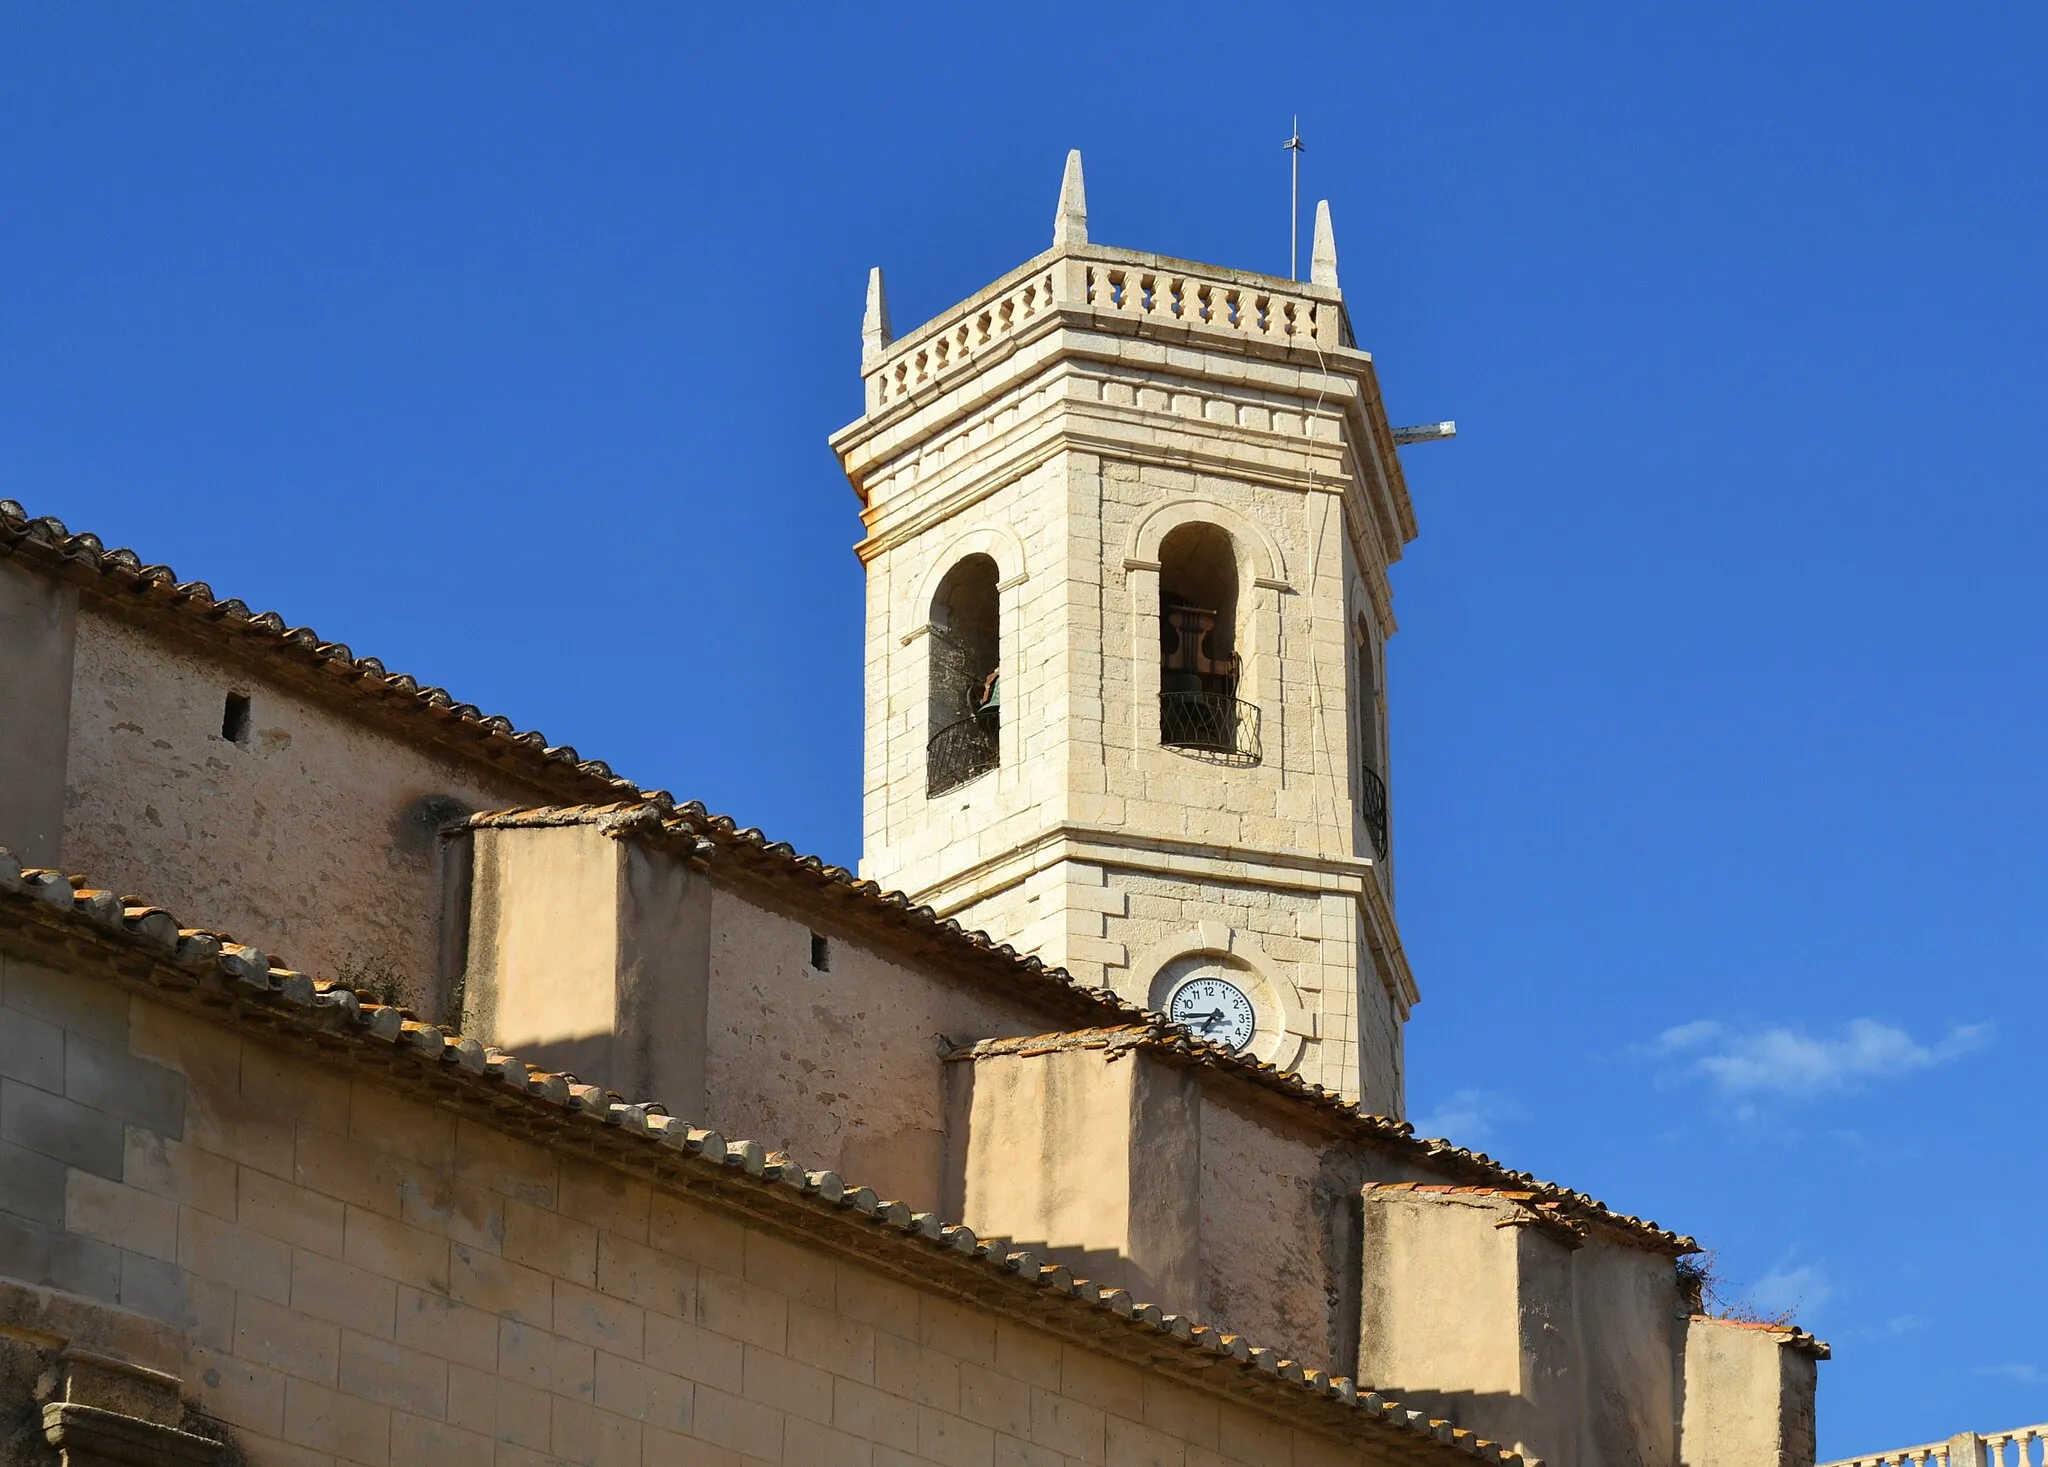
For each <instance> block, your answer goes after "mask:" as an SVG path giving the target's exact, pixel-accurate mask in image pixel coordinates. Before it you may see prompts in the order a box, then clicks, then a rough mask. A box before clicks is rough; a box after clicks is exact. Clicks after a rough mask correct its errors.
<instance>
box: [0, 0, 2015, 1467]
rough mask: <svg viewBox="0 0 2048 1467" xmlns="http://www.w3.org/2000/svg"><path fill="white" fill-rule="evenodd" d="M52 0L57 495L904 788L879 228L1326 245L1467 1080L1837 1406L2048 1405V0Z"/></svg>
mask: <svg viewBox="0 0 2048 1467" xmlns="http://www.w3.org/2000/svg"><path fill="white" fill-rule="evenodd" d="M1277 15H1278V12H1272V11H1269V10H1267V9H1264V8H1259V7H1242V8H1233V7H1225V6H1213V5H1204V4H1185V5H1177V6H1172V7H1085V8H1084V7H1075V8H1072V9H1068V10H1064V11H1062V10H1046V11H1043V12H1015V11H1010V12H1004V13H1002V14H1001V16H1000V17H999V18H995V19H981V18H978V17H977V18H968V16H967V14H966V12H965V10H964V9H962V8H959V7H939V8H932V9H929V10H925V11H921V12H919V11H909V10H897V11H894V12H890V13H887V14H884V13H881V12H876V13H873V14H857V13H855V12H854V11H853V10H852V9H851V8H850V7H842V8H835V9H830V10H826V9H822V8H821V9H819V10H818V11H815V12H811V13H806V12H805V11H803V10H801V9H788V8H777V9H775V10H770V9H768V8H766V7H751V8H748V7H742V8H736V9H728V10H726V11H725V12H723V13H721V14H720V15H718V16H717V17H715V18H714V17H711V16H710V15H709V12H708V9H707V8H704V7H685V6H681V5H657V4H653V3H635V4H610V5H604V6H584V7H567V8H565V7H541V6H537V5H521V4H493V5H456V4H438V3H427V4H411V5H406V6H396V5H387V6H382V7H378V6H352V7H312V6H269V5H256V4H235V3H225V0H222V3H208V4H205V5H199V4H179V5H158V6H148V7H144V6H113V5H88V4H74V3H61V4H59V3H23V0H0V209H4V210H5V215H6V217H5V219H4V229H0V342H4V350H0V494H5V495H8V496H11V497H14V498H18V499H20V500H22V501H23V502H24V503H26V504H27V505H28V506H29V507H30V509H31V510H32V511H33V512H38V513H49V514H56V515H58V516H60V517H62V518H64V519H66V520H68V521H70V522H71V523H72V524H73V525H75V526H78V527H83V528H90V529H93V530H95V531H97V532H98V533H100V534H102V535H104V536H105V537H106V538H107V539H108V540H109V541H110V542H115V543H125V544H130V545H133V546H135V547H137V548H138V549H139V550H140V551H141V552H142V553H143V555H144V556H145V557H146V558H148V559H151V560H159V561H165V562H168V563H170V564H172V565H173V566H175V567H176V568H177V570H178V571H179V572H180V574H182V575H184V576H187V577H199V578H204V579H206V580H209V581H211V582H212V583H213V584H214V585H215V586H216V587H217V588H219V589H221V590H222V591H223V592H224V593H226V594H233V595H239V596H241V597H243V598H244V599H246V600H248V601H249V602H251V603H252V604H255V605H258V606H262V607H274V608H276V609H278V610H279V611H281V612H282V613H283V614H284V615H285V616H286V617H287V618H289V619H291V620H292V621H294V622H299V623H305V624H309V625H312V626H314V627H317V628H319V629H320V630H321V631H322V632H323V633H324V634H325V635H327V636H330V637H334V638H339V639H342V640H346V641H347V642H349V643H350V644H351V645H352V646H354V647H355V648H356V649H357V650H358V651H361V652H372V653H375V654H376V655H378V656H381V657H382V658H384V659H385V660H386V662H388V663H389V664H390V665H392V666H393V667H396V668H403V669H405V670H408V671H410V672H413V673H415V674H416V675H418V676H420V677H421V678H422V679H424V680H431V681H434V682H439V683H443V684H445V685H447V686H449V687H451V688H452V689H454V690H455V691H456V692H457V693H458V695H459V696H461V697H462V698H464V699H467V700H470V701H474V702H477V703H479V704H481V705H483V706H485V707H486V708H488V709H492V710H495V711H502V712H504V713H506V714H508V715H509V716H511V717H513V718H514V719H515V720H516V721H518V722H519V723H520V724H522V725H523V726H529V727H538V728H541V729H543V730H545V731H546V732H547V733H548V734H549V735H550V736H551V737H552V738H554V739H556V740H560V741H566V742H573V743H575V744H576V745H578V746H579V747H580V748H582V749H583V750H584V751H586V752H587V753H589V754H593V755H597V756H600V757H603V758H605V759H607V760H609V761H611V762H612V763H613V764H614V765H615V766H616V767H618V768H619V769H620V770H622V771H623V772H625V773H627V774H629V775H631V776H632V777H634V778H636V779H639V780H641V781H642V782H644V783H647V784H650V785H659V786H663V787H667V788H670V789H673V790H675V791H676V792H677V793H678V794H679V795H683V796H685V797H695V798H701V799H703V800H705V801H706V802H708V803H709V804H710V805H712V807H713V808H716V809H722V810H726V811H728V812H731V813H733V814H735V815H737V816H739V817H741V818H742V819H743V820H744V821H747V822H751V823H757V824H759V825H761V826H763V827H764V828H766V829H768V830H769V831H771V832H772V833H773V834H774V835H776V836H777V837H779V838H783V839H788V840H790V841H793V842H795V843H796V844H797V845H799V846H800V847H805V848H809V849H815V850H818V851H820V852H822V853H824V854H826V855H828V856H830V857H832V858H834V859H838V860H842V861H849V862H850V861H851V860H853V859H854V857H855V856H856V855H857V845H858V839H859V823H858V815H859V809H858V802H859V777H858V738H859V730H860V714H859V706H860V688H859V675H860V657H859V623H860V579H859V570H858V566H857V565H856V563H855V561H854V559H853V556H852V555H851V553H850V549H849V547H850V546H851V544H852V542H853V540H854V539H855V538H856V536H857V535H858V533H859V525H858V522H857V520H856V517H855V513H854V501H853V498H852V496H851V494H850V492H849V491H848V490H847V488H846V485H845V482H844V480H843V479H842V478H841V477H840V476H839V474H838V471H837V468H836V466H835V464H834V462H833V460H832V457H831V455H830V454H829V452H828V451H827V449H826V447H825V437H826V435H827V434H828V433H829V432H830V431H831V430H833V429H834V428H836V427H838V426H840V425H841V424H842V423H844V422H846V421H847V420H849V419H850V418H852V417H853V416H854V415H855V414H856V412H857V411H858V408H859V390H858V383H857V378H856V366H857V360H858V332H859V324H860V308H861V291H862V284H863V278H864V276H865V272H866V270H867V268H868V267H869V266H870V265H873V264H881V265H883V266H885V267H886V268H887V270H888V272H889V278H890V284H891V291H892V297H893V304H894V307H895V315H896V320H897V322H898V324H899V325H902V326H908V325H910V324H913V323H915V322H916V321H919V320H922V319H923V318H924V317H926V316H927V315H929V314H931V313H933V312H935V311H937V310H939V309H941V308H943V307H944V306H945V305H947V304H948V303H950V302H951V301H953V300H955V299H957V298H959V297H961V296H964V295H966V294H968V293H970V292H971V291H973V290H975V289H977V288H978V287H979V286H981V285H982V284H984V283H985V282H986V281H988V280H990V279H992V278H994V277H995V276H996V275H997V274H998V273H1000V272H1001V271H1003V270H1005V269H1007V268H1008V267H1010V266H1011V265H1013V264H1015V263H1017V262H1018V261H1020V260H1022V259H1023V258H1025V257H1026V256H1028V255H1030V254H1032V253H1034V252H1035V251H1037V250H1038V249H1040V248H1041V247H1042V246H1043V245H1044V243H1045V242H1046V239H1047V237H1048V231H1049V228H1050V224H1051V214H1052V205H1053V199H1054V195H1055V191H1056V189H1057V184H1058V175H1059V167H1060V162H1061V158H1062V156H1063V155H1064V153H1065V150H1066V149H1067V148H1069V147H1074V146H1078V147H1080V148H1082V149H1084V150H1085V152H1086V155H1087V161H1088V183H1089V201H1090V204H1091V216H1092V218H1091V224H1092V229H1093V232H1094V235H1095V237H1096V238H1098V239H1101V240H1104V241H1106V242H1109V243H1113V244H1120V245H1128V246H1132V247H1135V248H1143V249H1154V250H1159V251H1162V252H1166V253H1171V254H1175V255H1180V256H1184V257H1191V258H1195V259H1202V260H1210V261H1215V262H1218V263H1222V264H1228V265H1234V266H1242V267H1248V268H1254V269H1267V270H1278V271H1284V270H1285V268H1286V260H1287V255H1286V249H1287V235H1286V199H1287V192H1286V160H1285V155H1284V154H1283V153H1282V152H1281V150H1280V147H1279V145H1280V143H1281V141H1282V140H1283V139H1284V138H1285V137H1286V135H1287V130H1288V124H1289V119H1290V116H1291V115H1292V114H1293V113H1295V112H1299V113H1300V114H1301V119H1302V121H1301V126H1302V131H1303V133H1304V135H1305V136H1306V138H1307V140H1308V144H1309V152H1308V154H1307V159H1306V166H1305V170H1304V194H1305V195H1306V196H1307V197H1308V198H1310V199H1314V198H1318V197H1325V196H1327V197H1328V198H1330V199H1331V200H1332V206H1333V209H1334V211H1335V215H1336V220H1337V228H1338V240H1339V245H1340V249H1341V251H1342V256H1343V270H1344V280H1345V284H1346V290H1347V295H1348V298H1349V300H1350V302H1351V304H1352V311H1353V318H1354V321H1355V323H1356V326H1357V330H1358V334H1359V336H1360V338H1361V340H1362V342H1363V344H1364V345H1366V346H1367V347H1368V348H1369V349H1371V350H1372V351H1373V352H1374V353H1375V354H1376V356H1377V357H1378V360H1379V363H1380V370H1381V374H1382V380H1383V382H1384V384H1385V388H1386V392H1387V396H1388V400H1389V403H1390V405H1391V407H1392V410H1393V412H1394V415H1395V416H1396V417H1397V418H1399V419H1402V420H1406V421H1413V420H1422V419H1430V418H1437V417H1455V418H1456V419H1457V420H1458V422H1459V424H1460V437H1459V439H1458V440H1457V442H1455V443H1453V444H1446V445H1431V446H1427V447H1422V448H1417V449H1411V450H1408V451H1407V462H1408V472H1409V479H1410V483H1411V485H1412V488H1413V491H1414V496H1415V501H1416V509H1417V517H1418V519H1419V521H1420V523H1421V527H1422V533H1421V538H1420V539H1419V540H1418V541H1417V542H1416V543H1415V544H1414V545H1413V546H1412V547H1410V551H1409V556H1408V559H1407V560H1406V561H1404V562H1403V563H1402V564H1401V565H1400V566H1399V567H1398V568H1397V569H1396V572H1395V577H1396V586H1397V591H1396V596H1397V602H1396V604H1397V609H1398V613H1399V617H1400V620H1401V623H1402V631H1401V634H1400V635H1399V636H1398V637H1397V638H1396V639H1395V640H1394V643H1393V644H1392V649H1391V662H1390V692H1391V698H1392V702H1393V713H1392V719H1393V739H1394V801H1395V812H1396V813H1395V819H1396V841H1397V849H1398V852H1399V879H1400V899H1401V914H1402V922H1403V928H1404V933H1405V937H1406V941H1407V945H1408V949H1409V952H1410V955H1411V958H1412V960H1413V963H1414V966H1415V970H1416V973H1417V976H1418V979H1419V981H1420V984H1421V987H1422V991H1423V994H1424V1002H1423V1004H1422V1005H1421V1007H1420V1008H1418V1009H1417V1011H1416V1014H1415V1019H1414V1022H1413V1024H1412V1025H1411V1028H1410V1033H1409V1058H1410V1073H1411V1076H1412V1102H1413V1110H1414V1112H1415V1114H1416V1115H1417V1116H1418V1117H1420V1118H1421V1119H1422V1120H1423V1121H1424V1122H1425V1123H1427V1122H1431V1121H1438V1122H1441V1123H1442V1124H1443V1125H1444V1126H1445V1127H1448V1128H1450V1129H1452V1130H1454V1131H1455V1133H1456V1134H1457V1135H1458V1136H1459V1137H1460V1138H1461V1139H1465V1140H1468V1141H1471V1142H1473V1143H1474V1144H1477V1145H1480V1146H1483V1147H1485V1148H1486V1149H1488V1150H1490V1151H1492V1152H1493V1153H1495V1154H1497V1155H1500V1156H1502V1157H1504V1158H1506V1159H1508V1160H1509V1161H1511V1162H1513V1163H1514V1164H1516V1165H1519V1166H1526V1167H1529V1168H1531V1169H1533V1170H1535V1171H1537V1172H1538V1173H1540V1174H1543V1175H1546V1176H1550V1177H1554V1178H1557V1179H1560V1180H1563V1181H1566V1182H1569V1183H1571V1184H1573V1185H1576V1186H1580V1187H1584V1188H1586V1189H1588V1190H1590V1191H1592V1192H1594V1193H1596V1194H1597V1195H1600V1196H1602V1197H1605V1198H1606V1199H1608V1200H1609V1201H1611V1202H1613V1203H1614V1204H1616V1205H1618V1206H1621V1207H1623V1208H1625V1209H1626V1210H1629V1211H1632V1212H1640V1213H1644V1214H1648V1215H1651V1216H1654V1217H1656V1218H1658V1219H1659V1220H1660V1221H1663V1222H1665V1223H1667V1224H1669V1225H1672V1226H1677V1227H1680V1228H1683V1229H1685V1230H1687V1231H1690V1232H1693V1233H1696V1234H1697V1235H1698V1236H1700V1237H1701V1238H1702V1239H1703V1240H1704V1241H1706V1242H1708V1243H1710V1244H1712V1245H1713V1246H1715V1247H1716V1248H1717V1249H1718V1250H1719V1262H1720V1267H1721V1269H1722V1271H1723V1272H1724V1273H1725V1275H1726V1276H1727V1278H1728V1279H1729V1281H1730V1287H1731V1290H1732V1291H1733V1292H1734V1293H1736V1294H1740V1295H1747V1296H1749V1297H1750V1298H1752V1299H1753V1300H1754V1301H1755V1302H1756V1303H1758V1304H1759V1305H1762V1306H1764V1307H1766V1308H1773V1309H1775V1308H1779V1307H1794V1306H1796V1307H1797V1308H1798V1309H1799V1313H1800V1318H1801V1319H1802V1321H1803V1322H1805V1323H1806V1324H1808V1325H1809V1326H1810V1327H1812V1328H1814V1329H1815V1330H1817V1331H1818V1332H1820V1333H1821V1334H1822V1335H1824V1336H1826V1337H1828V1338H1830V1339H1832V1341H1833V1342H1834V1344H1835V1346H1836V1357H1837V1358H1836V1359H1835V1361H1834V1362H1833V1363H1831V1364H1829V1365H1827V1366H1826V1367H1824V1368H1823V1379H1822V1387H1821V1392H1822V1394H1821V1410H1822V1417H1821V1420H1822V1427H1821V1448H1822V1453H1823V1455H1824V1456H1826V1455H1839V1454H1842V1453H1845V1452H1849V1451H1852V1450H1862V1449H1873V1448H1877V1447H1880V1446H1887V1445H1893V1444H1898V1443H1905V1442H1917V1441H1924V1440H1928V1439H1932V1438H1935V1437H1940V1436H1946V1435H1947V1434H1948V1433H1949V1432H1951V1431H1954V1430H1957V1429H1961V1428H1964V1427H1975V1428H1978V1429H1983V1430H1992V1429H1997V1428H2001V1427H2005V1426H2010V1425H2015V1424H2018V1423H2020V1422H2023V1421H2035V1420H2039V1419H2042V1418H2043V1417H2048V1335H2044V1333H2043V1331H2042V1329H2041V1328H2040V1321H2041V1320H2042V1318H2043V1317H2044V1314H2048V1279H2044V1270H2043V1269H2042V1267H2041V1266H2040V1264H2039V1262H2038V1259H2039V1257H2040V1248H2039V1243H2038V1233H2039V1230H2040V1223H2039V1219H2040V1217H2041V1216H2042V1215H2043V1211H2044V1209H2048V1181H2044V1178H2048V1166H2044V1164H2043V1150H2044V1141H2043V1131H2044V1128H2043V1126H2042V1124H2041V1113H2042V1101H2041V1097H2042V1095H2043V1094H2044V1082H2043V1079H2042V1075H2043V1056H2042V1046H2041V1042H2040V1037H2039V1036H2040V1034H2041V1032H2042V1027H2043V1021H2044V1018H2048V1004H2044V1001H2043V997H2042V993H2043V984H2042V969H2043V948H2044V936H2048V902H2044V901H2043V900H2042V896H2041V893H2042V890H2043V886H2044V878H2048V855H2044V848H2048V843H2044V841H2043V838H2042V832H2043V830H2044V829H2048V781H2044V775H2043V760H2042V750H2043V740H2042V737H2041V730H2042V728H2043V726H2044V721H2048V718H2044V715H2048V691H2044V674H2043V669H2044V667H2048V646H2044V642H2048V634H2044V627H2048V617H2044V614H2043V613H2044V610H2048V608H2044V599H2048V597H2044V590H2043V581H2042V577H2041V574H2040V569H2039V561H2040V558H2041V555H2042V551H2043V546H2044V540H2048V495H2044V488H2048V486H2044V474H2043V467H2044V460H2048V452H2044V447H2043V442H2042V427H2041V424H2042V414H2041V410H2040V403H2041V401H2042V398H2043V392H2044V388H2048V367H2044V360H2043V353H2042V348H2041V343H2042V342H2043V340H2044V339H2048V300H2044V296H2048V284H2044V282H2048V270H2044V268H2043V247H2042V240H2043V238H2044V237H2048V194H2044V182H2043V164H2042V158H2043V152H2044V150H2043V146H2042V145H2043V140H2044V138H2048V88H2043V87H2042V86H2041V85H2040V84H2039V78H2040V76H2041V75H2042V74H2043V69H2044V65H2048V13H2044V12H2042V11H2040V10H2038V9H2036V8H2028V7H2019V6H2012V7H2004V8H1976V7H1970V6H1961V5H1958V6H1944V7H1938V8H1937V7H1909V6H1904V5H1888V4H1864V5H1855V6H1850V5H1843V4H1812V5H1803V6H1798V7H1784V6H1757V5H1741V4H1728V5H1721V6H1713V7H1691V8H1687V9H1680V8H1678V7H1668V6H1648V5H1641V4H1620V3H1616V4H1607V5H1587V6H1580V7H1529V8H1525V9H1523V8H1510V7H1507V6H1476V5H1445V6H1422V5H1404V6H1390V5H1378V4H1367V5H1345V6H1331V7H1325V8H1318V7H1315V6H1303V7H1295V8H1293V9H1292V10H1290V11H1289V12H1288V13H1287V14H1286V16H1285V18H1284V19H1280V18H1276V16H1277Z"/></svg>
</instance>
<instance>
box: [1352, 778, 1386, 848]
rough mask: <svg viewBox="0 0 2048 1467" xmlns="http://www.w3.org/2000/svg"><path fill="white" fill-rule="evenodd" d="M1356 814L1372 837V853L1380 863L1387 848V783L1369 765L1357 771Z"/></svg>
mask: <svg viewBox="0 0 2048 1467" xmlns="http://www.w3.org/2000/svg"><path fill="white" fill-rule="evenodd" d="M1358 775H1359V779H1358V813H1359V814H1360V815H1361V816H1363V817H1364V819H1365V830H1366V834H1368V835H1370V836H1371V837H1372V853H1373V854H1374V855H1375V856H1378V857H1379V858H1380V859H1381V860H1382V861H1384V860H1386V859H1387V850H1388V848H1389V844H1390V842H1389V840H1388V832H1387V782H1386V781H1385V780H1383V779H1381V778H1380V776H1379V771H1378V770H1376V769H1374V768H1373V767H1372V766H1371V765H1360V766H1359V770H1358Z"/></svg>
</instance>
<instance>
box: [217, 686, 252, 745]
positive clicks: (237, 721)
mask: <svg viewBox="0 0 2048 1467" xmlns="http://www.w3.org/2000/svg"><path fill="white" fill-rule="evenodd" d="M220 736H221V737H222V738H224V739H226V740H227V741H228V742H229V743H231V744H246V743H248V742H249V695H248V694H247V693H229V694H228V700H227V703H226V704H225V705H224V706H223V707H222V708H221V711H220Z"/></svg>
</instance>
